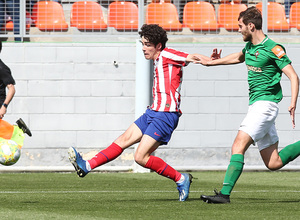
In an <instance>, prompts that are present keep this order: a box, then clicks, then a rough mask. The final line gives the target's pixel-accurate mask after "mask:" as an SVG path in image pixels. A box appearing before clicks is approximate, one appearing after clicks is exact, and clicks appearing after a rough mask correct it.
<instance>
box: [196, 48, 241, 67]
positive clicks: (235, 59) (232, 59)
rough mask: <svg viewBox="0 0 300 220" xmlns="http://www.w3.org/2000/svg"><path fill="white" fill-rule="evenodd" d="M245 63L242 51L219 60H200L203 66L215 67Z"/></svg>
mask: <svg viewBox="0 0 300 220" xmlns="http://www.w3.org/2000/svg"><path fill="white" fill-rule="evenodd" d="M244 61H245V55H244V54H243V52H242V51H240V52H238V53H232V54H230V55H228V56H225V57H223V58H220V59H210V60H204V59H203V60H201V64H202V65H204V66H217V65H230V64H237V63H243V62H244Z"/></svg>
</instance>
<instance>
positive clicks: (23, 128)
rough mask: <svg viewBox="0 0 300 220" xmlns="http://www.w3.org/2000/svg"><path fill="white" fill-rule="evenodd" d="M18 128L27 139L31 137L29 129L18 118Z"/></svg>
mask: <svg viewBox="0 0 300 220" xmlns="http://www.w3.org/2000/svg"><path fill="white" fill-rule="evenodd" d="M16 123H17V125H18V127H19V128H20V129H21V130H22V131H23V132H24V134H27V135H28V136H29V137H31V136H32V134H31V131H30V129H29V128H28V127H27V125H26V124H25V122H24V121H23V120H22V118H20V119H19V120H17V121H16Z"/></svg>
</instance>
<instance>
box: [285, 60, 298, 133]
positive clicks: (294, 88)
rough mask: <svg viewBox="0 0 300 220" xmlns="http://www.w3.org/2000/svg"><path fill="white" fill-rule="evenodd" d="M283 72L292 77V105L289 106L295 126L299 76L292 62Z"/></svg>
mask: <svg viewBox="0 0 300 220" xmlns="http://www.w3.org/2000/svg"><path fill="white" fill-rule="evenodd" d="M282 72H283V73H284V74H285V75H286V76H287V77H288V78H289V79H290V81H291V90H292V95H291V105H290V107H289V109H288V110H289V112H290V116H291V119H292V124H293V128H295V110H296V105H297V98H298V93H299V77H298V75H297V73H296V71H295V70H294V68H293V66H292V65H291V64H288V65H287V66H285V67H284V68H283V69H282Z"/></svg>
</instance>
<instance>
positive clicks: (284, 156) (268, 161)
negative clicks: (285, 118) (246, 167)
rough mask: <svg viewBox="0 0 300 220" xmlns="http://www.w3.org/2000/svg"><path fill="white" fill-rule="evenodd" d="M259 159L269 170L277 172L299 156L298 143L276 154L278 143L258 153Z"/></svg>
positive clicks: (299, 146)
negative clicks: (260, 158)
mask: <svg viewBox="0 0 300 220" xmlns="http://www.w3.org/2000/svg"><path fill="white" fill-rule="evenodd" d="M260 154H261V157H262V159H263V161H264V163H265V165H266V167H267V168H268V169H270V170H278V169H280V168H282V167H283V166H285V165H286V164H288V163H289V162H291V161H293V160H294V159H296V158H297V157H298V156H299V155H300V141H298V142H296V143H293V144H290V145H288V146H286V147H285V148H283V149H282V150H281V151H280V152H279V153H278V142H276V143H275V144H273V145H271V146H270V147H268V148H265V149H263V150H261V151H260Z"/></svg>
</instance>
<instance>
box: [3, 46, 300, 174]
mask: <svg viewBox="0 0 300 220" xmlns="http://www.w3.org/2000/svg"><path fill="white" fill-rule="evenodd" d="M169 46H170V47H174V48H177V49H179V50H183V51H186V52H189V53H196V52H197V53H203V54H206V55H210V54H211V51H212V49H213V48H215V47H217V48H222V49H223V55H227V54H229V53H232V52H237V51H239V50H241V49H242V48H243V46H244V43H235V44H230V43H229V44H228V43H227V44H220V43H219V44H207V43H194V44H193V43H182V44H180V43H170V44H169ZM284 46H285V47H286V49H287V53H288V56H289V57H290V58H291V59H292V61H293V65H294V68H295V69H296V71H297V72H298V73H300V61H299V59H298V56H297V55H298V53H299V49H300V45H299V44H284ZM1 59H2V60H3V61H4V62H5V63H6V64H7V65H8V66H9V67H10V68H11V70H12V72H13V76H14V78H15V80H16V83H17V84H16V90H17V92H16V95H15V98H14V99H13V101H12V103H11V104H10V106H9V108H8V114H7V115H6V116H5V120H7V121H8V122H11V123H14V122H15V121H16V120H17V119H18V118H19V117H21V118H23V120H24V121H25V122H26V123H27V124H28V126H29V127H30V129H31V130H32V133H33V136H32V137H31V138H29V137H26V140H25V144H24V147H23V150H22V157H21V159H20V161H19V162H18V163H17V164H16V165H14V166H12V167H9V168H7V167H3V166H1V167H0V171H1V170H6V169H20V170H40V169H42V170H45V169H49V170H72V169H73V168H72V166H71V164H70V163H69V162H68V159H67V149H68V148H69V146H77V147H78V149H79V150H80V151H82V152H84V153H85V154H86V153H89V152H90V154H89V155H88V156H90V155H93V154H94V153H96V152H97V151H99V150H101V149H102V148H105V147H107V146H108V145H109V144H110V143H112V142H113V141H114V139H115V138H117V137H118V136H119V135H120V134H121V133H122V132H123V131H125V130H126V128H127V127H128V126H129V125H130V124H131V123H132V122H133V121H134V119H135V116H134V113H135V109H134V108H135V42H132V43H123V44H122V43H24V44H22V43H20V44H13V43H4V44H3V50H2V53H1ZM113 61H117V62H118V66H117V67H116V66H114V65H113ZM141 74H143V73H141ZM183 78H184V79H183V86H182V104H181V109H182V111H183V115H182V117H181V119H180V123H179V126H178V128H177V130H176V131H175V132H174V134H173V137H172V140H171V142H170V143H169V145H167V146H162V147H160V148H159V149H158V150H157V152H156V155H158V156H161V157H162V159H164V160H165V161H166V162H168V163H170V165H172V166H174V167H175V168H178V169H184V170H187V169H225V168H226V166H227V165H228V161H229V158H230V147H231V144H232V142H233V139H234V137H235V135H236V132H237V129H238V127H239V124H240V122H241V120H242V119H243V117H244V116H245V113H246V111H247V104H248V85H247V81H246V79H247V75H246V67H245V65H244V64H239V65H235V66H220V67H203V66H200V65H194V64H190V65H189V66H188V67H186V68H185V72H184V77H183ZM282 86H283V92H284V94H285V96H286V97H285V99H284V100H283V101H282V102H281V104H280V107H281V110H280V114H279V117H278V119H277V128H278V132H279V136H280V146H281V147H282V146H286V145H287V144H289V143H292V142H295V141H297V140H299V139H300V132H299V131H300V130H299V129H300V126H297V121H296V129H294V130H293V129H292V126H291V122H290V118H289V114H288V111H287V109H288V106H289V101H290V87H289V81H288V80H287V77H285V76H283V79H282ZM145 109H146V106H145ZM296 120H297V118H296ZM245 162H246V164H245V168H246V169H247V168H249V169H250V168H251V169H252V168H262V167H263V163H262V162H261V159H260V156H259V153H258V150H257V148H256V147H254V146H253V147H251V148H250V149H249V151H248V152H247V154H246V159H245ZM133 164H134V162H133V148H131V149H128V150H126V151H124V153H123V154H122V156H121V157H120V158H118V159H117V160H115V161H114V162H112V163H109V164H107V165H105V166H103V167H101V169H109V170H111V169H113V170H114V169H115V170H128V169H132V167H133ZM291 164H292V165H293V166H290V168H294V166H298V167H299V165H300V160H297V161H295V162H293V163H291ZM298 167H297V168H298Z"/></svg>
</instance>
